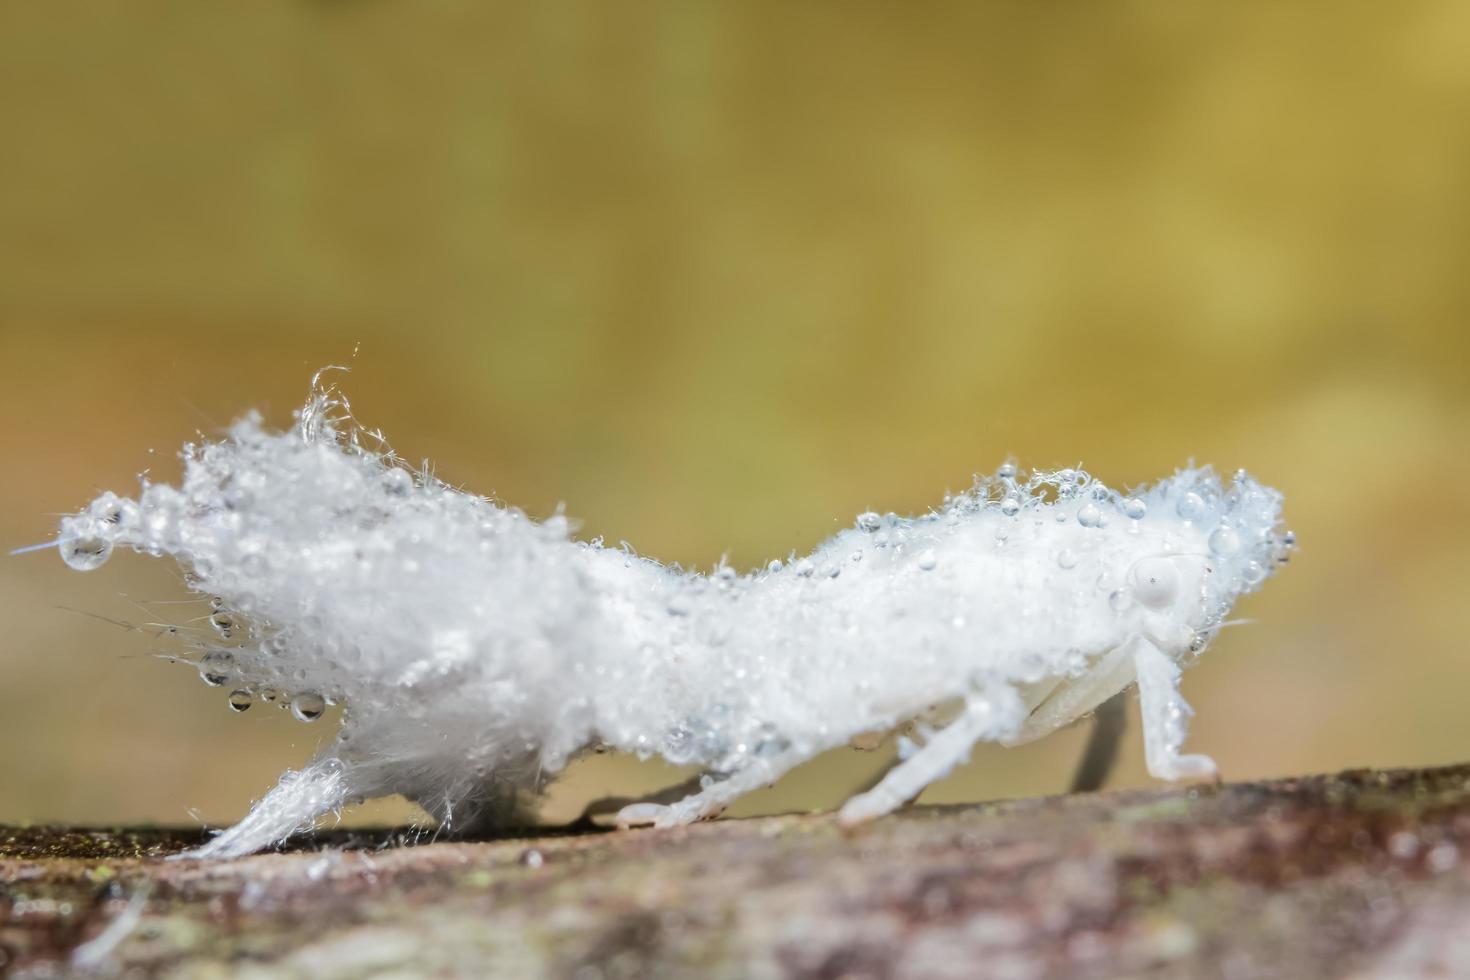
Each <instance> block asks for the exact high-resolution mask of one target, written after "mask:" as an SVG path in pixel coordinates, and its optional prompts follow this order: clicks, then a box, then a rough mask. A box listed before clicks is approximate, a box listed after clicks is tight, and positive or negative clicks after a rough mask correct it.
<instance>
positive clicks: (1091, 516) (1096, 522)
mask: <svg viewBox="0 0 1470 980" xmlns="http://www.w3.org/2000/svg"><path fill="white" fill-rule="evenodd" d="M1077 523H1078V524H1081V525H1082V526H1083V527H1101V526H1102V511H1101V510H1100V509H1099V508H1098V506H1097V504H1083V505H1082V506H1081V507H1080V508H1079V509H1078V510H1077Z"/></svg>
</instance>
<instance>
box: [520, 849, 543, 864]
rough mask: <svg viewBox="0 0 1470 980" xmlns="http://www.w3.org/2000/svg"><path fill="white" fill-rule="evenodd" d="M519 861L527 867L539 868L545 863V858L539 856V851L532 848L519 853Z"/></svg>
mask: <svg viewBox="0 0 1470 980" xmlns="http://www.w3.org/2000/svg"><path fill="white" fill-rule="evenodd" d="M521 863H522V864H524V865H525V866H526V867H528V868H539V867H541V865H543V864H545V863H546V858H544V857H542V856H541V852H540V851H538V850H535V849H532V850H529V851H527V852H526V853H524V854H522V855H521Z"/></svg>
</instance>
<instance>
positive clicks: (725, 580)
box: [715, 565, 736, 585]
mask: <svg viewBox="0 0 1470 980" xmlns="http://www.w3.org/2000/svg"><path fill="white" fill-rule="evenodd" d="M715 578H716V579H718V580H719V582H720V584H721V585H729V584H730V583H731V582H733V581H735V578H736V575H735V569H733V568H731V567H730V566H729V565H721V566H720V567H719V568H718V569H717V570H716V571H715Z"/></svg>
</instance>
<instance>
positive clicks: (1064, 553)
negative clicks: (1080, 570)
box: [1057, 548, 1077, 568]
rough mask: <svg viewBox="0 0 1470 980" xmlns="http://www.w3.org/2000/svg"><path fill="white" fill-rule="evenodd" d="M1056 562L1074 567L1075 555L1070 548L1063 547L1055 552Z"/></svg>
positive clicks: (1075, 563)
mask: <svg viewBox="0 0 1470 980" xmlns="http://www.w3.org/2000/svg"><path fill="white" fill-rule="evenodd" d="M1057 564H1058V565H1060V566H1062V567H1063V568H1076V567H1077V555H1076V553H1075V552H1073V551H1072V550H1071V549H1070V548H1063V549H1062V550H1061V551H1059V552H1057Z"/></svg>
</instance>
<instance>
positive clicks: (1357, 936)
mask: <svg viewBox="0 0 1470 980" xmlns="http://www.w3.org/2000/svg"><path fill="white" fill-rule="evenodd" d="M200 839H201V835H200V834H199V833H198V832H196V831H181V830H166V829H165V830H152V829H127V830H106V831H104V830H90V829H58V828H9V829H4V828H0V882H3V884H0V961H3V962H4V964H5V966H4V967H0V972H4V971H5V970H9V971H11V972H13V973H14V974H15V975H17V976H43V975H58V974H70V973H79V972H85V971H91V972H96V973H102V974H116V973H132V974H134V975H153V974H162V975H170V976H173V975H179V976H219V975H227V974H230V975H233V974H237V973H238V974H244V975H255V974H259V975H272V976H275V975H288V976H289V975H300V976H311V977H358V976H369V975H387V974H392V975H398V976H416V975H424V974H429V975H471V976H485V975H493V976H506V977H527V976H539V975H550V976H568V977H576V978H580V980H594V978H618V977H647V976H689V977H764V976H783V977H784V976H794V977H834V978H835V977H890V976H891V977H974V976H987V977H1049V976H1069V977H1070V976H1084V977H1085V976H1105V975H1106V976H1118V975H1125V976H1137V975H1161V976H1169V977H1187V976H1211V977H1213V976H1226V977H1253V976H1273V977H1292V978H1306V977H1317V976H1383V977H1404V976H1423V975H1440V976H1465V975H1470V861H1467V856H1470V766H1467V767H1455V768H1447V769H1436V770H1426V771H1393V772H1349V773H1343V774H1341V775H1338V776H1319V777H1312V778H1307V779H1293V780H1283V781H1279V782H1266V783H1249V784H1237V785H1226V786H1221V787H1196V788H1191V789H1180V790H1165V791H1158V792H1125V793H1105V794H1092V795H1082V796H1072V797H1057V798H1046V799H1035V800H1021V801H1015V802H1005V803H991V804H984V805H978V806H965V807H944V808H919V809H914V810H910V811H908V812H905V813H903V814H902V815H900V816H897V817H893V818H888V819H884V820H881V821H878V822H877V823H875V824H873V825H872V826H869V827H866V828H864V829H863V830H861V831H859V832H856V833H844V832H842V831H841V830H839V829H838V828H837V826H836V825H835V823H834V822H833V820H832V818H831V816H830V815H804V816H783V817H771V818H762V819H753V820H738V821H721V822H716V823H710V824H704V825H700V826H695V827H690V828H687V829H682V830H675V831H637V832H624V833H600V832H591V833H585V834H563V835H555V836H536V837H526V838H523V839H515V840H496V841H482V842H453V843H444V842H441V843H420V844H416V845H411V844H409V842H407V841H405V840H404V839H403V835H402V834H401V833H395V832H392V831H383V832H378V833H345V832H333V833H323V834H319V835H316V836H315V837H312V838H309V839H308V840H306V841H305V842H303V844H302V845H301V846H300V847H299V848H298V849H296V850H294V851H291V852H288V853H281V854H265V855H259V856H256V857H250V858H245V859H241V860H236V861H226V862H194V861H166V860H162V858H163V857H164V856H165V855H167V854H169V853H172V852H175V851H178V850H180V849H181V848H184V847H187V846H189V845H192V844H195V843H197V842H198V841H199V840H200ZM104 930H105V933H104ZM99 937H100V938H99Z"/></svg>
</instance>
